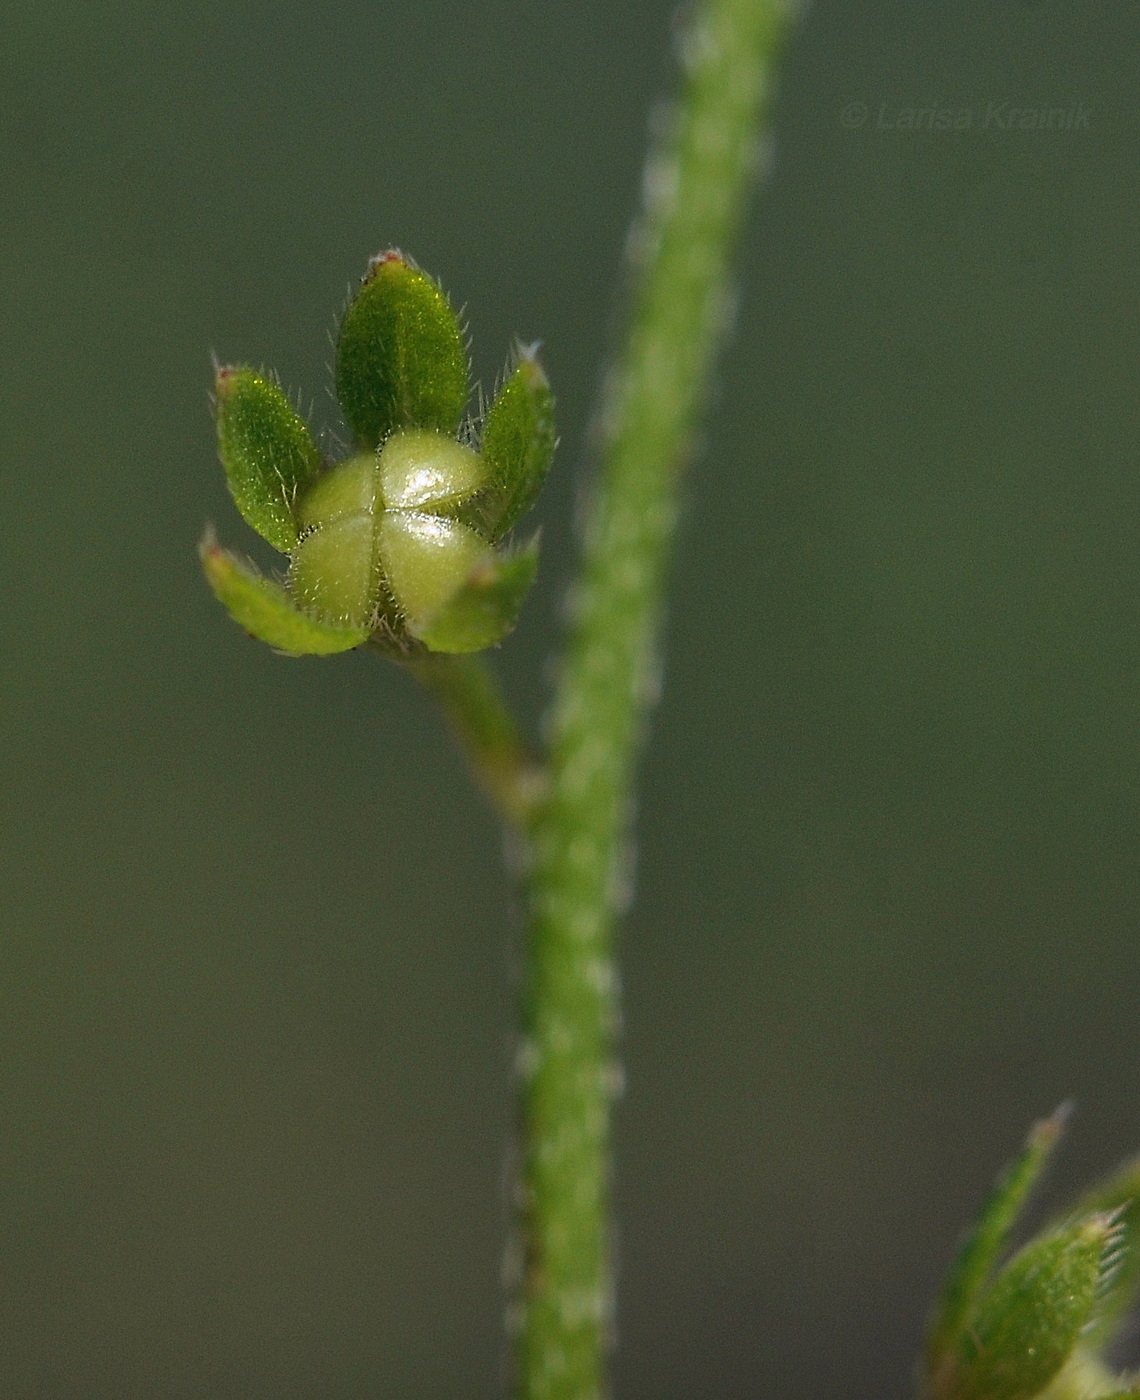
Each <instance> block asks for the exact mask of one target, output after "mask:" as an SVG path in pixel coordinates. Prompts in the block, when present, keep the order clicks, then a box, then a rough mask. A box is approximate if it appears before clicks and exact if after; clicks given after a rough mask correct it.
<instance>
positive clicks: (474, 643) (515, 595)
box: [416, 539, 538, 652]
mask: <svg viewBox="0 0 1140 1400" xmlns="http://www.w3.org/2000/svg"><path fill="white" fill-rule="evenodd" d="M537 568H538V540H537V539H534V540H532V541H531V542H530V544H528V545H527V546H526V548H525V549H523V550H520V551H519V552H517V553H513V554H509V555H495V556H492V557H491V558H490V559H488V560H485V561H483V562H481V563H480V564H479V565H477V566H476V568H475V570H474V572H473V573H472V574H471V576H470V577H469V578H468V580H467V582H466V583H465V584H464V585H463V587H462V588H461V589H460V590H459V591H458V593H456V594H455V596H454V597H453V598H452V599H451V601H450V602H449V603H448V604H447V605H446V606H445V607H444V608H443V609H442V610H441V611H440V612H439V613H438V614H437V615H436V616H435V617H434V618H432V619H431V621H430V623H429V624H428V625H427V626H426V627H421V628H420V629H418V631H417V632H416V635H417V636H418V637H419V639H420V641H422V642H423V643H424V645H425V646H426V647H428V648H429V650H431V651H442V652H472V651H482V650H483V648H484V647H489V646H494V645H495V643H496V642H500V641H502V639H503V638H504V637H505V636H506V635H507V634H508V632H510V631H512V629H513V628H514V626H515V623H516V622H517V621H518V615H519V612H520V610H521V608H522V605H523V602H524V601H525V599H526V596H527V594H528V593H529V592H530V589H531V585H532V584H533V583H534V576H535V571H536V570H537Z"/></svg>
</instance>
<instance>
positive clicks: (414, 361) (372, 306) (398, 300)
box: [336, 248, 468, 448]
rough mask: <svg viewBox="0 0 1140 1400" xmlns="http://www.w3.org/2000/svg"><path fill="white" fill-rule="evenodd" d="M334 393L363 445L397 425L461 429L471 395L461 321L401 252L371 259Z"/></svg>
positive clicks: (343, 330) (349, 314) (340, 351)
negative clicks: (461, 421)
mask: <svg viewBox="0 0 1140 1400" xmlns="http://www.w3.org/2000/svg"><path fill="white" fill-rule="evenodd" d="M336 392H337V398H338V399H339V400H340V405H341V408H342V409H343V410H344V416H345V418H346V419H347V420H348V424H349V426H350V427H351V428H352V431H353V432H354V433H355V434H356V439H357V442H358V443H359V444H360V446H361V447H365V448H374V447H378V446H379V445H380V443H382V442H383V441H384V439H385V438H386V437H387V436H388V434H389V433H391V432H394V431H395V430H396V429H398V428H427V429H434V430H435V431H437V432H441V433H448V434H454V432H455V431H456V429H457V428H458V427H459V422H460V419H461V418H462V417H463V410H464V407H465V406H466V404H467V395H468V382H467V352H466V349H465V347H464V343H463V332H462V328H461V327H460V324H459V318H458V316H456V314H455V312H454V311H453V310H452V309H451V306H450V304H449V303H448V300H447V298H446V297H445V296H444V294H443V292H442V291H441V290H440V288H439V286H438V285H437V284H436V283H435V282H434V281H433V280H432V279H431V278H430V277H429V276H428V275H427V273H425V272H422V271H421V270H420V269H419V268H418V267H416V265H415V264H414V263H412V262H410V261H409V260H408V259H407V258H405V257H404V255H403V254H402V253H400V252H399V251H398V250H397V249H394V248H393V249H389V251H388V252H386V253H381V254H380V255H379V256H378V257H375V258H373V259H372V261H371V263H370V264H369V266H368V272H367V273H366V275H365V277H364V282H363V284H362V286H361V288H360V291H359V292H358V293H357V295H356V297H355V298H354V299H353V301H352V302H351V303H350V305H349V307H348V310H347V311H346V312H345V314H344V320H343V321H342V322H341V327H340V335H339V336H338V338H337V345H336Z"/></svg>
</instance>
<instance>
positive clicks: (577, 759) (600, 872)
mask: <svg viewBox="0 0 1140 1400" xmlns="http://www.w3.org/2000/svg"><path fill="white" fill-rule="evenodd" d="M783 11H784V7H783V6H782V5H777V4H774V3H771V0H706V3H704V4H702V5H700V7H699V10H698V13H697V16H696V20H695V23H694V25H693V28H692V30H691V31H690V35H689V40H688V43H687V46H686V47H687V74H686V81H685V87H684V93H683V96H682V101H681V105H680V107H679V109H678V112H677V116H676V121H675V124H674V130H673V133H672V136H671V138H670V140H669V142H668V143H667V144H666V145H665V146H664V147H663V148H662V150H661V151H660V152H658V153H655V154H654V156H653V157H652V162H653V163H652V164H651V166H650V171H649V176H648V178H647V181H646V186H647V206H648V207H647V209H646V213H645V218H644V222H643V225H642V228H641V230H640V235H641V236H640V251H639V256H638V262H639V266H638V267H637V268H636V269H635V271H636V274H637V285H636V287H635V290H634V296H633V301H632V307H631V312H632V314H631V324H630V330H629V334H628V339H627V342H626V345H625V348H624V351H623V354H622V356H621V359H620V361H619V364H618V366H617V373H616V375H615V377H614V379H613V381H612V387H611V389H610V391H609V394H608V398H607V402H606V403H605V404H604V408H603V416H602V429H603V447H602V471H601V474H600V480H599V486H598V492H597V497H596V500H595V503H594V507H593V510H592V512H591V514H590V517H589V521H588V524H587V528H586V532H585V539H584V561H583V567H582V574H581V581H580V583H579V584H578V586H577V590H576V592H575V595H574V599H573V604H574V606H573V621H572V624H571V631H570V635H569V638H568V641H567V648H566V654H565V660H564V665H563V669H562V672H561V677H560V681H559V686H558V690H557V694H556V697H555V701H554V706H553V711H552V716H551V721H552V723H551V741H550V770H551V788H550V792H549V795H548V797H547V798H546V799H545V800H544V801H543V802H542V803H540V804H539V806H538V808H537V809H536V812H535V817H534V820H533V822H532V824H531V835H532V844H533V849H532V866H531V877H530V906H531V923H530V933H529V973H528V985H527V989H526V1001H525V1007H524V1036H525V1039H524V1054H523V1056H522V1060H523V1073H524V1083H523V1088H522V1096H523V1120H524V1121H523V1136H524V1143H523V1180H522V1190H521V1197H522V1200H521V1208H522V1236H523V1242H524V1247H525V1264H524V1277H523V1281H522V1297H521V1317H520V1331H519V1337H518V1351H517V1364H518V1390H519V1394H520V1397H521V1400H598V1398H599V1397H600V1396H602V1395H603V1394H605V1391H606V1363H607V1350H608V1341H607V1338H608V1334H609V1331H610V1323H611V1314H612V1307H613V1303H612V1290H611V1279H610V1262H609V1240H608V1216H609V1175H610V1168H609V1155H610V1149H609V1119H610V1103H611V1100H612V1098H613V1095H614V1088H615V1081H616V1078H617V1076H616V1071H615V1065H614V1032H615V1028H616V1024H617V1015H618V1011H617V991H616V975H615V970H614V965H613V957H612V951H611V943H612V929H613V924H614V918H615V912H616V905H617V903H618V899H619V889H620V885H621V882H622V865H623V855H624V846H625V842H626V837H627V818H628V812H629V808H630V801H631V780H632V772H633V766H634V762H635V758H636V749H637V741H638V737H639V735H640V733H641V731H642V729H643V727H644V719H645V714H646V711H647V708H648V706H649V704H650V701H651V699H652V695H653V690H654V671H655V665H654V661H655V650H656V645H657V633H658V621H659V616H660V612H661V599H662V593H663V586H664V577H665V568H666V559H667V553H668V547H669V543H670V539H671V536H672V533H673V522H674V517H675V514H676V480H677V476H678V469H679V467H680V465H681V463H682V461H683V459H684V458H685V456H686V454H687V451H688V448H689V444H690V439H691V435H692V432H693V428H694V422H695V417H696V413H697V410H698V407H699V404H700V400H701V397H702V393H703V389H704V387H705V384H706V382H707V379H708V374H709V369H710V367H711V363H712V359H713V356H714V353H715V350H716V346H717V341H718V339H719V332H720V330H721V325H722V322H723V319H724V317H723V307H724V305H725V301H726V291H727V275H728V259H729V256H730V252H731V248H732V245H733V243H734V240H735V235H736V233H737V230H738V227H739V224H740V219H741V213H742V208H743V203H744V197H745V194H746V192H747V187H748V184H749V175H750V174H751V172H752V171H753V170H754V169H755V166H756V159H755V151H756V140H757V129H758V125H759V121H760V117H761V114H762V110H763V106H764V99H765V97H766V95H767V91H768V87H769V80H770V77H771V73H772V64H773V59H774V55H775V51H776V47H777V43H778V40H779V38H780V36H781V33H782V30H783V28H784V25H783V18H784V14H783Z"/></svg>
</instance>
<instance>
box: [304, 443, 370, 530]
mask: <svg viewBox="0 0 1140 1400" xmlns="http://www.w3.org/2000/svg"><path fill="white" fill-rule="evenodd" d="M376 466H377V462H376V454H375V452H362V453H360V455H359V456H357V457H349V458H348V460H347V461H345V462H341V463H339V464H338V465H337V466H335V467H333V468H332V469H331V470H330V471H327V472H325V474H324V476H322V477H320V478H319V479H318V480H317V481H316V483H315V484H314V485H313V486H312V487H311V488H310V489H309V490H308V491H307V492H306V493H305V495H304V496H303V497H302V498H301V500H300V501H299V502H298V504H297V524H298V526H299V527H300V529H301V530H302V531H305V530H311V529H312V528H313V527H314V526H316V525H324V524H326V523H328V522H329V521H331V520H337V519H339V518H340V517H341V516H342V515H353V514H355V513H358V512H367V513H369V514H371V512H372V511H374V510H375V509H376V493H377V485H378V482H377V472H376Z"/></svg>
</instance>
